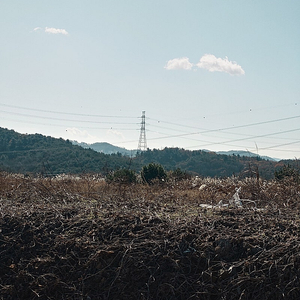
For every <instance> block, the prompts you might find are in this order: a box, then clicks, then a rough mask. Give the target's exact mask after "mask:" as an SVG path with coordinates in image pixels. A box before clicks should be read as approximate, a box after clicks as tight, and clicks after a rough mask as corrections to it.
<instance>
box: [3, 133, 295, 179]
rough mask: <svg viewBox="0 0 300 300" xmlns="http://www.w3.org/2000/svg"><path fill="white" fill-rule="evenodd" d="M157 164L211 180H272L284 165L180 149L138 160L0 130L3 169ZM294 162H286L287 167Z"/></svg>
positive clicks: (92, 169) (136, 167)
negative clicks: (260, 178)
mask: <svg viewBox="0 0 300 300" xmlns="http://www.w3.org/2000/svg"><path fill="white" fill-rule="evenodd" d="M151 162H155V163H159V164H161V165H162V166H163V167H164V168H165V169H166V170H175V169H177V168H180V169H181V170H183V171H187V172H189V173H192V174H195V175H200V176H210V177H228V176H232V175H236V176H242V177H245V176H248V177H255V176H257V174H259V176H260V177H262V178H265V179H271V178H273V177H274V171H275V169H276V168H277V167H282V166H283V162H274V161H267V160H263V159H261V158H260V157H244V156H239V155H219V154H216V153H214V152H208V151H201V150H196V151H189V150H184V149H180V148H165V149H163V150H157V149H153V150H149V149H148V150H147V151H145V152H141V153H139V154H137V156H136V157H134V158H129V157H128V156H123V155H122V154H121V153H117V154H110V155H107V154H103V153H99V152H96V151H94V150H92V149H84V148H82V147H80V146H77V145H73V144H72V143H71V142H70V141H68V140H63V139H56V138H52V137H49V136H43V135H41V134H20V133H17V132H15V131H13V130H8V129H3V128H0V170H4V171H11V172H19V173H40V174H57V173H73V174H75V173H81V174H82V173H90V172H96V173H103V174H106V173H107V172H109V171H111V170H116V169H119V168H130V169H133V170H135V171H137V172H139V171H140V170H141V168H142V166H144V165H146V164H148V163H151ZM289 163H290V164H293V163H295V162H293V161H284V164H289Z"/></svg>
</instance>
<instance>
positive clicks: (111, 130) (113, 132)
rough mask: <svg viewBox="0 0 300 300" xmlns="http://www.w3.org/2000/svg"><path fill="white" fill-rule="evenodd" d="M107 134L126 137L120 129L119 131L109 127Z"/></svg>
mask: <svg viewBox="0 0 300 300" xmlns="http://www.w3.org/2000/svg"><path fill="white" fill-rule="evenodd" d="M107 134H108V135H110V136H114V137H118V138H121V139H124V136H123V134H122V133H121V132H120V131H117V130H114V129H109V130H108V131H107Z"/></svg>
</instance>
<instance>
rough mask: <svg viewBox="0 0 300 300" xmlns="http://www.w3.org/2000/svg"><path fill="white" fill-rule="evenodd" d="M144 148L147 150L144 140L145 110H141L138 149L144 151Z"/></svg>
mask: <svg viewBox="0 0 300 300" xmlns="http://www.w3.org/2000/svg"><path fill="white" fill-rule="evenodd" d="M146 150H147V141H146V127H145V111H143V112H142V122H141V132H140V139H139V145H138V151H146Z"/></svg>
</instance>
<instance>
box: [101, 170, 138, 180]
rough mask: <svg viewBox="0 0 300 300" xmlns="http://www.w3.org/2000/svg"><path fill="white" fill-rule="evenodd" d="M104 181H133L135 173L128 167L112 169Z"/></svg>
mask: <svg viewBox="0 0 300 300" xmlns="http://www.w3.org/2000/svg"><path fill="white" fill-rule="evenodd" d="M106 182H108V183H111V182H115V183H124V184H129V183H135V182H136V174H135V172H134V171H132V170H128V169H120V170H117V171H114V172H112V173H110V174H108V175H107V176H106Z"/></svg>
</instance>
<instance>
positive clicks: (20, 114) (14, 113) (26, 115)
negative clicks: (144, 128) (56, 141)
mask: <svg viewBox="0 0 300 300" xmlns="http://www.w3.org/2000/svg"><path fill="white" fill-rule="evenodd" d="M0 112H2V113H6V114H13V115H17V116H23V117H30V118H38V119H48V120H56V121H64V122H80V123H95V124H123V125H125V124H128V125H133V124H134V125H136V124H138V123H124V122H108V121H107V122H102V121H86V120H68V119H61V118H55V117H44V116H35V115H29V114H22V113H16V112H9V111H5V110H0Z"/></svg>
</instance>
